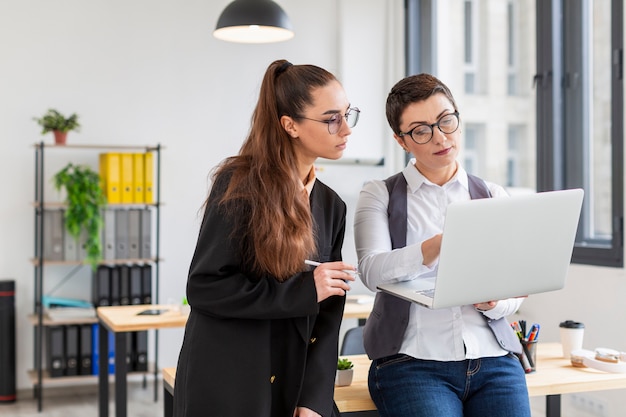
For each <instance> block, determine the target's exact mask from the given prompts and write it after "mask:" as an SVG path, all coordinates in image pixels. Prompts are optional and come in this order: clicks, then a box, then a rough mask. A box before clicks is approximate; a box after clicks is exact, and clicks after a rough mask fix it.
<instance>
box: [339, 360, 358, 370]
mask: <svg viewBox="0 0 626 417" xmlns="http://www.w3.org/2000/svg"><path fill="white" fill-rule="evenodd" d="M353 367H354V364H353V363H352V362H351V361H350V360H349V359H346V358H343V359H342V358H338V359H337V370H338V371H343V370H345V369H352V368H353Z"/></svg>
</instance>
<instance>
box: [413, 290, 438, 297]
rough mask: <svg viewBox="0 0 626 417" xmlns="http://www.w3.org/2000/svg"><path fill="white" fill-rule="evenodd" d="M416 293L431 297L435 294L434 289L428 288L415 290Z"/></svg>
mask: <svg viewBox="0 0 626 417" xmlns="http://www.w3.org/2000/svg"><path fill="white" fill-rule="evenodd" d="M415 292H416V293H417V294H422V295H423V296H425V297H429V298H433V297H434V296H435V289H434V288H429V289H427V290H421V291H415Z"/></svg>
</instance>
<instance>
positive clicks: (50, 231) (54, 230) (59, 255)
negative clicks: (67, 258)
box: [43, 210, 64, 261]
mask: <svg viewBox="0 0 626 417" xmlns="http://www.w3.org/2000/svg"><path fill="white" fill-rule="evenodd" d="M43 216H44V218H43V229H44V230H43V259H46V260H48V261H62V260H63V257H64V255H63V249H64V243H63V235H64V232H63V230H64V227H63V226H64V224H63V211H62V210H44V211H43Z"/></svg>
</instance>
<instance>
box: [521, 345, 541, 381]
mask: <svg viewBox="0 0 626 417" xmlns="http://www.w3.org/2000/svg"><path fill="white" fill-rule="evenodd" d="M520 343H521V344H522V354H521V355H520V362H521V363H522V367H523V368H524V372H526V373H527V374H529V373H531V372H535V371H536V369H537V368H536V366H537V341H536V340H532V341H529V340H520Z"/></svg>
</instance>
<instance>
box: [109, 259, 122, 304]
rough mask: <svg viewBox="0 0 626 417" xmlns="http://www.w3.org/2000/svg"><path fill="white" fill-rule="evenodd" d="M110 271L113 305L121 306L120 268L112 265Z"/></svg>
mask: <svg viewBox="0 0 626 417" xmlns="http://www.w3.org/2000/svg"><path fill="white" fill-rule="evenodd" d="M109 272H110V274H111V276H110V278H111V305H112V306H119V305H120V297H121V288H120V285H121V281H120V269H119V268H118V267H117V266H112V267H111V269H110V270H109Z"/></svg>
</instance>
